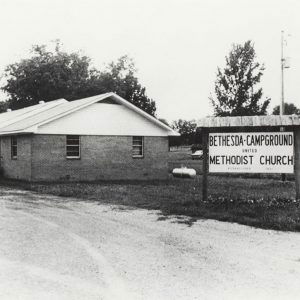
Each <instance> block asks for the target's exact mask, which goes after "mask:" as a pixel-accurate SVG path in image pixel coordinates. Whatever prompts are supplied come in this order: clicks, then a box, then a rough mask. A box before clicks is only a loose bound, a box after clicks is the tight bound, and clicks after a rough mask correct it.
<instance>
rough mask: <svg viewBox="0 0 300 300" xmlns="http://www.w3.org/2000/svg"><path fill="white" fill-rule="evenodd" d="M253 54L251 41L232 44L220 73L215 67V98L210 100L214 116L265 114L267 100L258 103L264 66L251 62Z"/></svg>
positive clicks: (253, 59) (268, 101)
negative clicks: (257, 86) (242, 43)
mask: <svg viewBox="0 0 300 300" xmlns="http://www.w3.org/2000/svg"><path fill="white" fill-rule="evenodd" d="M255 58H256V54H255V50H254V47H253V44H252V43H251V41H247V42H246V43H245V44H244V45H239V44H234V45H233V48H232V50H231V51H230V53H229V56H227V57H226V67H225V68H224V70H221V69H220V68H218V71H217V79H216V81H215V97H210V100H211V102H212V104H213V106H214V111H215V115H216V116H252V115H265V114H266V110H267V107H268V105H269V103H270V99H266V100H264V101H263V102H262V104H260V100H261V98H262V95H263V93H262V88H258V89H257V88H256V85H257V84H258V83H259V82H260V79H261V76H262V75H263V73H262V71H263V69H264V66H263V65H262V66H261V65H260V64H259V63H258V62H256V61H255Z"/></svg>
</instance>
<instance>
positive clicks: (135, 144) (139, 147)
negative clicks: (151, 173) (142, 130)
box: [132, 136, 144, 157]
mask: <svg viewBox="0 0 300 300" xmlns="http://www.w3.org/2000/svg"><path fill="white" fill-rule="evenodd" d="M132 157H144V138H143V137H142V136H134V137H132Z"/></svg>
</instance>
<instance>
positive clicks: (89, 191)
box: [2, 176, 300, 231]
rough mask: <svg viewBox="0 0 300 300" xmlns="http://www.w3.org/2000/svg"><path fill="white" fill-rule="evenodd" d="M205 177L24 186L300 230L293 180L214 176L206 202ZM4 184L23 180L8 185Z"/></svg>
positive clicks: (193, 215) (172, 212) (173, 212)
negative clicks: (202, 180) (203, 188)
mask: <svg viewBox="0 0 300 300" xmlns="http://www.w3.org/2000/svg"><path fill="white" fill-rule="evenodd" d="M201 179H202V178H201V176H197V178H196V179H178V178H170V179H169V180H166V181H136V182H132V181H128V182H95V183H57V184H43V183H34V184H29V183H22V187H23V188H26V189H30V190H34V191H37V192H39V193H49V194H53V195H59V196H66V197H75V198H83V199H86V200H88V201H96V202H98V203H99V204H100V203H109V204H117V205H125V206H128V207H135V208H146V209H157V210H160V212H161V214H162V216H161V217H160V220H163V219H164V218H168V216H170V215H178V218H179V219H180V215H185V216H188V217H189V218H188V219H187V220H186V221H185V222H187V223H188V224H189V225H191V224H192V223H193V222H194V221H196V220H197V219H202V218H203V219H216V220H221V221H229V222H237V223H240V224H246V225H251V226H255V227H260V228H268V229H277V230H290V231H300V201H296V200H295V186H294V182H291V181H287V182H281V181H279V180H276V179H266V178H264V179H257V178H256V179H255V178H238V177H222V176H209V193H208V194H209V197H208V201H206V202H204V201H202V199H201ZM2 184H3V185H17V186H18V187H20V183H19V182H13V181H4V182H3V183H2Z"/></svg>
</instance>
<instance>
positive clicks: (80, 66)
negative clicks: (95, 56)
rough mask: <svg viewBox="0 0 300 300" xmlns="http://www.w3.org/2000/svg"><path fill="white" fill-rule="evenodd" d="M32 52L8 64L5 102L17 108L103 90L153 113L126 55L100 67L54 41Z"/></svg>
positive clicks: (77, 97) (153, 103) (132, 65)
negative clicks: (27, 56) (28, 56)
mask: <svg viewBox="0 0 300 300" xmlns="http://www.w3.org/2000/svg"><path fill="white" fill-rule="evenodd" d="M31 54H32V56H31V57H30V58H28V59H22V60H21V61H19V62H16V63H14V64H11V65H8V66H7V68H6V70H5V73H4V78H5V79H6V83H5V85H4V86H3V87H2V90H3V91H5V92H6V93H7V94H8V95H9V99H8V100H9V106H10V107H11V108H12V109H18V108H22V107H26V106H30V105H33V104H37V103H38V102H39V101H41V100H43V101H46V102H47V101H51V100H55V99H58V98H65V99H67V100H69V101H72V100H75V99H80V98H84V97H89V96H94V95H97V94H101V93H106V92H116V93H117V94H118V95H119V96H121V97H123V98H125V99H126V100H128V101H130V102H131V103H133V104H134V105H136V106H137V107H139V108H141V109H143V110H144V111H146V112H147V113H149V114H151V115H153V116H155V112H156V105H155V102H154V101H153V100H152V99H150V98H149V97H148V96H147V95H146V89H145V87H143V86H142V85H141V84H140V83H139V81H138V78H137V77H136V69H135V66H134V63H133V61H132V59H130V58H129V57H128V56H126V55H125V56H122V57H120V58H119V59H118V60H117V61H116V62H111V63H110V64H109V65H108V66H107V67H106V68H105V69H104V70H101V71H100V70H97V69H96V68H93V67H92V66H91V59H90V58H89V57H87V56H85V55H82V54H81V53H79V52H73V53H67V52H65V51H62V50H61V44H60V42H59V41H57V42H56V46H55V49H54V51H50V50H48V48H47V47H46V46H45V45H41V46H40V45H35V46H33V47H32V50H31Z"/></svg>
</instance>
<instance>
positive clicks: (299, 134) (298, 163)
mask: <svg viewBox="0 0 300 300" xmlns="http://www.w3.org/2000/svg"><path fill="white" fill-rule="evenodd" d="M295 186H296V199H300V128H296V129H295Z"/></svg>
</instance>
